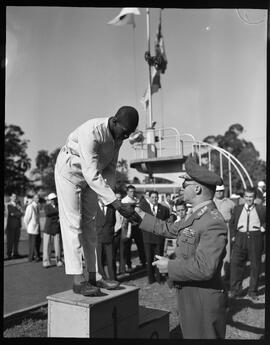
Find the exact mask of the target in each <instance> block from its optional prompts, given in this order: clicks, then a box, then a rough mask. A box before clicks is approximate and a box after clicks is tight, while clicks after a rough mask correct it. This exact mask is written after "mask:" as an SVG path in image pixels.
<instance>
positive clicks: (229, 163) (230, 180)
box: [228, 159, 232, 196]
mask: <svg viewBox="0 0 270 345" xmlns="http://www.w3.org/2000/svg"><path fill="white" fill-rule="evenodd" d="M228 167H229V192H230V196H231V195H232V169H231V160H230V159H229V160H228Z"/></svg>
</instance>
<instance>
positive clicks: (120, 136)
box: [55, 106, 139, 296]
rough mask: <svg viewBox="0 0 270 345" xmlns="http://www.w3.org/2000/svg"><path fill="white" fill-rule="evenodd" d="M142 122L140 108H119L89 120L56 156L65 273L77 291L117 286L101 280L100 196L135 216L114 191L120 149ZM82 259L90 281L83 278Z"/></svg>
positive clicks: (92, 291) (95, 291)
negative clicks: (97, 228) (98, 252)
mask: <svg viewBox="0 0 270 345" xmlns="http://www.w3.org/2000/svg"><path fill="white" fill-rule="evenodd" d="M138 121H139V115H138V112H137V110H136V109H134V108H133V107H130V106H123V107H121V108H120V109H119V110H118V111H117V113H116V114H115V115H114V116H112V117H106V118H95V119H91V120H89V121H87V122H85V123H83V124H82V125H81V126H79V127H78V128H77V129H75V130H74V131H73V132H72V133H71V134H70V135H69V136H68V138H67V141H66V145H65V146H64V147H63V148H62V149H61V151H60V152H59V155H58V157H57V161H56V166H55V182H56V190H57V195H58V204H59V216H60V224H61V233H62V240H63V249H64V256H65V269H66V274H69V275H73V291H74V292H75V293H79V294H83V295H85V296H92V295H97V294H99V288H106V289H113V288H116V287H117V285H118V284H117V283H116V282H111V281H108V280H104V279H102V277H101V275H100V274H99V273H98V270H97V260H96V245H97V235H96V231H95V216H96V212H97V195H99V196H100V198H101V200H102V202H103V204H104V205H106V206H109V207H113V208H114V209H116V210H118V211H119V213H120V214H122V215H123V216H124V217H129V216H130V215H131V214H133V213H134V209H133V208H132V207H131V206H130V205H125V204H122V203H121V201H119V200H118V199H117V198H116V195H115V193H114V188H115V183H116V181H115V171H116V165H117V160H118V153H119V150H120V147H121V145H122V142H123V140H125V139H127V138H128V137H129V136H130V134H131V133H133V132H134V131H135V129H136V127H137V125H138ZM82 255H84V258H85V264H86V270H87V272H88V277H85V276H84V274H83V266H82Z"/></svg>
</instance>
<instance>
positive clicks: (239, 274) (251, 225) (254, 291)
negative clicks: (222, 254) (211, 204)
mask: <svg viewBox="0 0 270 345" xmlns="http://www.w3.org/2000/svg"><path fill="white" fill-rule="evenodd" d="M255 198H256V190H255V188H247V189H246V190H245V193H244V199H245V204H244V205H239V206H236V207H235V209H234V212H233V214H232V218H231V220H230V230H231V238H232V242H233V243H234V245H233V249H232V257H231V272H230V273H231V297H233V298H238V297H241V296H242V292H243V290H242V281H243V274H244V270H245V265H246V262H247V260H249V261H250V282H249V288H248V295H249V297H250V298H251V299H253V300H257V299H258V296H257V295H258V285H259V275H260V267H261V255H262V250H263V237H264V232H265V222H266V209H265V207H264V206H262V205H257V204H255V203H254V201H255Z"/></svg>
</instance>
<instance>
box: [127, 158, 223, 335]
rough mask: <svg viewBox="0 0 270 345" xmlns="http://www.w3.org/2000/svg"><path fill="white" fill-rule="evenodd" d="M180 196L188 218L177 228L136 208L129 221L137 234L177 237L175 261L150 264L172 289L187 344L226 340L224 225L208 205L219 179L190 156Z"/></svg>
mask: <svg viewBox="0 0 270 345" xmlns="http://www.w3.org/2000/svg"><path fill="white" fill-rule="evenodd" d="M185 166H186V173H187V174H186V175H185V176H184V182H183V189H184V192H183V197H184V201H185V202H186V203H190V204H191V205H192V214H191V215H190V217H188V218H187V219H185V220H182V221H180V222H176V223H170V222H168V221H162V220H160V219H157V218H155V217H153V216H151V215H149V214H146V213H144V212H142V211H141V210H140V209H139V208H135V210H136V212H137V213H138V214H139V215H137V216H135V215H133V216H132V217H131V218H130V219H131V220H132V221H137V222H138V223H140V226H139V227H140V229H142V230H145V231H149V232H153V233H155V234H158V235H163V236H165V237H167V238H177V241H176V243H177V246H176V248H175V258H172V259H169V258H167V257H162V256H156V258H157V261H155V262H153V265H154V266H157V267H158V269H159V271H160V273H163V274H167V275H168V283H169V284H170V285H171V286H174V287H175V288H176V295H177V305H178V311H179V317H180V326H181V329H182V333H183V337H184V338H186V339H216V338H225V331H226V309H227V293H226V292H225V290H224V287H223V282H222V279H221V274H220V272H221V267H222V262H223V258H224V256H225V252H226V243H227V226H226V223H225V221H224V219H223V217H222V215H221V214H220V213H219V211H218V210H217V208H216V205H215V203H214V202H213V197H214V194H215V189H216V185H218V184H221V183H222V180H221V178H220V177H219V176H218V175H216V174H215V173H214V172H212V171H209V170H207V169H206V168H205V167H202V166H199V165H198V164H197V163H196V161H195V159H194V158H193V157H189V158H188V159H187V160H186V163H185Z"/></svg>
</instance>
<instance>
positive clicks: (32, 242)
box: [23, 194, 41, 262]
mask: <svg viewBox="0 0 270 345" xmlns="http://www.w3.org/2000/svg"><path fill="white" fill-rule="evenodd" d="M23 220H24V223H25V226H26V230H27V233H28V236H29V256H28V261H32V260H33V259H35V261H37V262H38V261H41V257H40V243H41V236H40V210H39V195H38V194H35V195H34V197H33V201H32V202H31V203H30V204H28V205H27V207H26V210H25V215H24V218H23Z"/></svg>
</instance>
